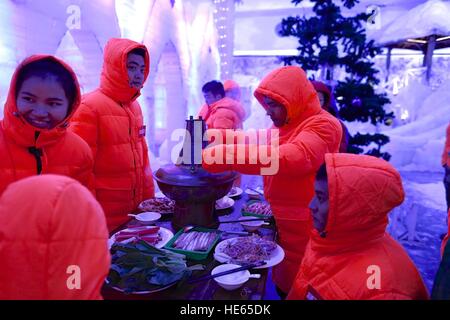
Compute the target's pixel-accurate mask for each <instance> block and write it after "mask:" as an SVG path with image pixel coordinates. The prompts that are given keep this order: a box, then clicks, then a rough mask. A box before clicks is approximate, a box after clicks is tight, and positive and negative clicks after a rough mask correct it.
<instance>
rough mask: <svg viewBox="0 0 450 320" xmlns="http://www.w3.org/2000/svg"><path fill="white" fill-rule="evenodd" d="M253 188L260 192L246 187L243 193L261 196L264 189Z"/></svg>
mask: <svg viewBox="0 0 450 320" xmlns="http://www.w3.org/2000/svg"><path fill="white" fill-rule="evenodd" d="M253 189H255V190H256V191H259V192H261V193H258V192H255V191H253V190H250V189H248V188H247V189H245V193H246V194H248V195H249V196H260V197H263V194H264V189H262V188H261V187H258V188H253Z"/></svg>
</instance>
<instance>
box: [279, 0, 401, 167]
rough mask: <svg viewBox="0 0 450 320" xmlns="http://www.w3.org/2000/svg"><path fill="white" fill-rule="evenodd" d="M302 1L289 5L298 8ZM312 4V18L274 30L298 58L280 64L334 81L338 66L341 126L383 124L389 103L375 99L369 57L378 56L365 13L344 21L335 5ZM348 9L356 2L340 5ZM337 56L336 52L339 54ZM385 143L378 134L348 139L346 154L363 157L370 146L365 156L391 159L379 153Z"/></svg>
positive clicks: (323, 0) (317, 0)
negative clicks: (290, 40) (293, 45)
mask: <svg viewBox="0 0 450 320" xmlns="http://www.w3.org/2000/svg"><path fill="white" fill-rule="evenodd" d="M302 1H303V0H292V1H291V2H292V3H294V4H295V5H298V4H299V3H301V2H302ZM310 1H311V2H312V3H314V7H313V11H314V13H315V16H313V17H311V18H305V17H299V16H296V17H288V18H284V19H283V20H282V22H281V25H280V28H279V30H278V32H279V35H280V36H283V37H290V36H293V37H296V38H298V43H299V46H298V48H297V50H298V55H297V56H288V57H282V58H281V60H282V61H283V62H284V64H285V65H291V64H293V63H296V64H299V65H300V66H301V67H302V68H303V69H304V70H305V71H307V70H319V69H320V70H326V80H333V79H332V77H333V70H334V69H335V68H336V67H341V68H343V70H345V73H346V77H345V80H344V81H338V82H337V84H336V86H335V88H334V96H335V97H337V101H336V102H337V104H338V107H339V117H340V118H342V119H343V120H346V121H350V122H351V121H361V122H369V121H370V123H371V124H373V125H377V124H378V123H385V124H388V123H389V122H391V121H392V119H393V118H394V114H393V112H391V113H386V111H385V110H384V108H383V106H384V105H385V104H387V103H389V102H390V101H389V99H388V98H387V95H386V94H385V93H383V94H378V93H376V92H375V90H374V86H375V85H376V84H378V83H379V80H378V79H377V78H376V74H377V72H378V71H377V70H376V69H375V68H374V63H373V62H372V58H374V57H375V56H376V55H377V54H379V53H380V52H381V49H380V48H377V47H375V46H374V42H373V41H367V39H366V31H365V23H366V21H367V19H368V18H369V15H367V14H366V13H359V14H356V15H355V16H352V17H344V16H343V15H342V13H341V8H340V7H339V6H338V5H336V4H335V3H337V2H338V1H332V0H310ZM339 2H341V3H342V4H343V5H344V6H345V7H346V8H348V9H351V8H353V7H354V6H355V4H357V3H358V2H359V0H339ZM339 51H341V53H339ZM388 142H389V137H387V136H385V135H383V134H360V133H359V132H358V133H357V134H355V135H354V136H353V137H351V138H350V143H349V144H350V145H349V150H348V152H351V153H363V152H364V149H363V147H367V146H369V145H371V144H372V143H374V144H375V145H376V147H373V148H371V149H369V150H366V154H370V155H373V156H377V157H382V158H384V159H385V160H389V159H390V157H391V156H390V154H389V153H386V152H382V151H381V147H382V146H383V145H385V144H386V143H388Z"/></svg>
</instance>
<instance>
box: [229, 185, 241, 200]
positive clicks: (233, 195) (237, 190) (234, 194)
mask: <svg viewBox="0 0 450 320" xmlns="http://www.w3.org/2000/svg"><path fill="white" fill-rule="evenodd" d="M241 194H242V189H241V188H239V187H233V188H231V190H230V192H228V194H227V196H228V197H230V198H236V197H239V196H240V195H241Z"/></svg>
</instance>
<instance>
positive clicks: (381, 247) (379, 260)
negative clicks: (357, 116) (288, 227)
mask: <svg viewBox="0 0 450 320" xmlns="http://www.w3.org/2000/svg"><path fill="white" fill-rule="evenodd" d="M325 163H326V167H325V166H324V167H323V168H321V170H319V173H318V175H317V178H316V182H315V193H316V196H315V197H314V199H313V201H312V202H311V205H310V207H311V214H312V218H313V221H314V222H313V224H314V228H315V229H314V230H313V232H312V234H311V240H310V242H309V243H308V246H307V249H306V252H305V257H304V259H303V262H302V265H301V267H300V269H299V272H298V274H297V277H296V280H295V282H294V285H293V287H292V289H291V292H290V293H289V295H288V299H325V300H347V299H349V300H369V299H386V300H391V299H393V300H397V299H400V300H404V299H427V298H428V293H427V290H426V288H425V285H424V283H423V281H422V278H421V276H420V274H419V272H418V271H417V269H416V267H415V266H414V263H413V262H412V261H411V259H410V258H409V257H408V255H407V253H406V251H405V250H404V249H403V248H402V247H401V245H400V244H398V243H397V242H396V241H395V240H393V239H392V238H391V237H390V236H389V235H388V234H387V233H386V231H385V230H386V226H387V223H388V213H389V212H390V211H391V210H392V209H393V208H395V207H396V206H398V205H400V204H401V203H402V202H403V200H404V191H403V186H402V182H401V177H400V175H399V173H398V172H397V171H396V170H395V169H394V168H393V167H392V166H391V165H390V164H389V163H388V162H386V161H384V160H382V159H378V158H375V157H372V156H363V155H353V154H327V155H326V156H325ZM325 168H326V169H325Z"/></svg>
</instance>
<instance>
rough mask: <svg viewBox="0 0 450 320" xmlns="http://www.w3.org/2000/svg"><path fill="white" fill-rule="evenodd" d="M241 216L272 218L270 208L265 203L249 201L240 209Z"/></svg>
mask: <svg viewBox="0 0 450 320" xmlns="http://www.w3.org/2000/svg"><path fill="white" fill-rule="evenodd" d="M241 211H242V215H244V216H255V217H259V218H266V217H271V216H272V208H271V207H270V204H269V203H268V202H265V201H257V200H251V201H249V202H247V203H246V204H244V205H243V206H242V208H241Z"/></svg>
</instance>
